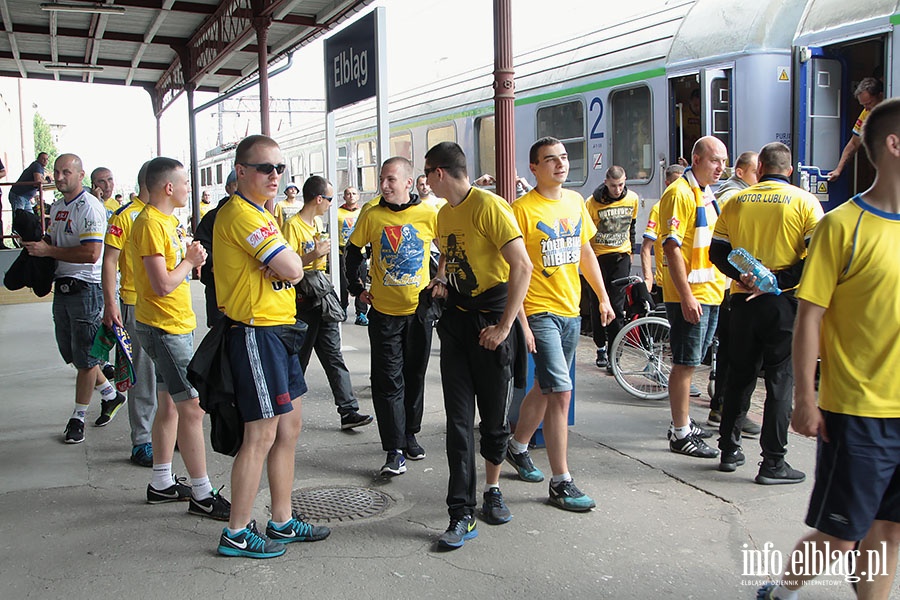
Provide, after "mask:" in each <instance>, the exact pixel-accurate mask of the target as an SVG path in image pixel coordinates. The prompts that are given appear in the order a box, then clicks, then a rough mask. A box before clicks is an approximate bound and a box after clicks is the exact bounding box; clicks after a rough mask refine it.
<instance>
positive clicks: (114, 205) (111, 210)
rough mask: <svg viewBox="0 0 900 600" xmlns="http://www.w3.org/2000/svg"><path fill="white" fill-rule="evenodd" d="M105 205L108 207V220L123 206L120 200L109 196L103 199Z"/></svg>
mask: <svg viewBox="0 0 900 600" xmlns="http://www.w3.org/2000/svg"><path fill="white" fill-rule="evenodd" d="M103 206H104V207H105V208H106V220H107V221H109V220H110V219H111V218H112V216H113V215H114V214H115V213H116V211H117V210H119V209H120V208H122V207H121V206H120V205H119V203H118V201H116V199H115V198H107V199H106V200H104V201H103Z"/></svg>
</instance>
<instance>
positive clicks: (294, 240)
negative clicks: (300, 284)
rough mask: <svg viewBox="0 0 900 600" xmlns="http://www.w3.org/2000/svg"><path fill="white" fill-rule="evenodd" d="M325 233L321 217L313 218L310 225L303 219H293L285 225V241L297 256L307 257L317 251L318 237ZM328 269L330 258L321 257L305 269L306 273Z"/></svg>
mask: <svg viewBox="0 0 900 600" xmlns="http://www.w3.org/2000/svg"><path fill="white" fill-rule="evenodd" d="M323 231H325V224H324V223H322V219H321V218H319V217H313V224H312V225H310V224H308V223H307V222H306V221H304V220H303V218H302V217H297V218H295V219H291V220H290V221H288V222H287V223H285V224H284V239H285V240H287V243H288V244H290V246H291V248H293V249H294V250H295V251H296V252H297V254H299V255H300V256H306V255H307V254H309V253H310V252H312V251H314V250H315V249H316V237H317V236H319V235H321V233H322V232H323ZM327 268H328V256H327V255H325V256H320V257H319V258H317V259H316V260H314V261H312V262H311V263H309V264H308V265H306V266H305V267H303V270H304V271H313V270H317V271H324V270H326V269H327Z"/></svg>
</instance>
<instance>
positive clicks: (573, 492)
mask: <svg viewBox="0 0 900 600" xmlns="http://www.w3.org/2000/svg"><path fill="white" fill-rule="evenodd" d="M550 504H552V505H554V506H558V507H559V508H561V509H563V510H571V511H573V512H586V511H589V510H591V509H592V508H594V507H595V506H597V503H596V502H594V500H593V499H592V498H591V497H590V496H588V495H587V494H585V493H584V492H582V491H581V490H579V489H578V486H576V485H575V482H574V481H572V480H571V479H567V480H565V481H563V482H560V483H557V484H554V483H553V482H550Z"/></svg>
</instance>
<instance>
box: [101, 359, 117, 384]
mask: <svg viewBox="0 0 900 600" xmlns="http://www.w3.org/2000/svg"><path fill="white" fill-rule="evenodd" d="M100 370H101V371H103V376H104V377H106V380H107V381H109V382H110V383H112V384H113V385H115V382H116V368H115V367H114V366H113V365H111V364H109V363H106V364H105V365H103V368H101V369H100Z"/></svg>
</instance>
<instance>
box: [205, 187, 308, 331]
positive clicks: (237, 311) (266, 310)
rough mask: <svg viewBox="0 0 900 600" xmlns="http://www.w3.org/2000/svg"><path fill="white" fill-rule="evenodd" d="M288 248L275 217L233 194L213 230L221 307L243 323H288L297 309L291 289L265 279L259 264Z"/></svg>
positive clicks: (288, 285) (217, 294) (292, 289)
mask: <svg viewBox="0 0 900 600" xmlns="http://www.w3.org/2000/svg"><path fill="white" fill-rule="evenodd" d="M287 249H289V246H288V243H287V241H285V239H284V236H282V235H281V230H280V229H279V228H278V224H277V223H275V218H274V217H273V216H272V215H270V214H269V213H268V212H266V210H265V209H264V208H260V207H259V206H257V205H255V204H253V203H252V202H250V201H249V200H246V199H245V198H243V197H242V196H240V195H238V194H235V195H234V196H232V197H231V199H230V200H229V201H228V202H226V203H225V204H224V205H223V206H222V208H220V209H219V212H218V213H216V226H215V227H214V228H213V256H215V268H214V269H213V273H214V275H215V277H216V296H217V299H218V302H219V308H220V309H222V310H224V311H225V314H226V315H228V316H229V317H230V318H231V319H234V320H235V321H240V322H241V323H244V324H246V325H260V326H268V325H288V324H291V323H294V321H295V319H294V315H295V314H296V312H297V307H296V294H295V292H294V287H293V285H291V284H290V283H289V282H286V281H274V280H271V279H266V277H265V276H264V274H263V271H261V270H260V267H261V266H263V265H267V264H269V261H270V260H272V258H273V257H274V256H276V255H277V254H278V253H279V252H282V251H284V250H287Z"/></svg>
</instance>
